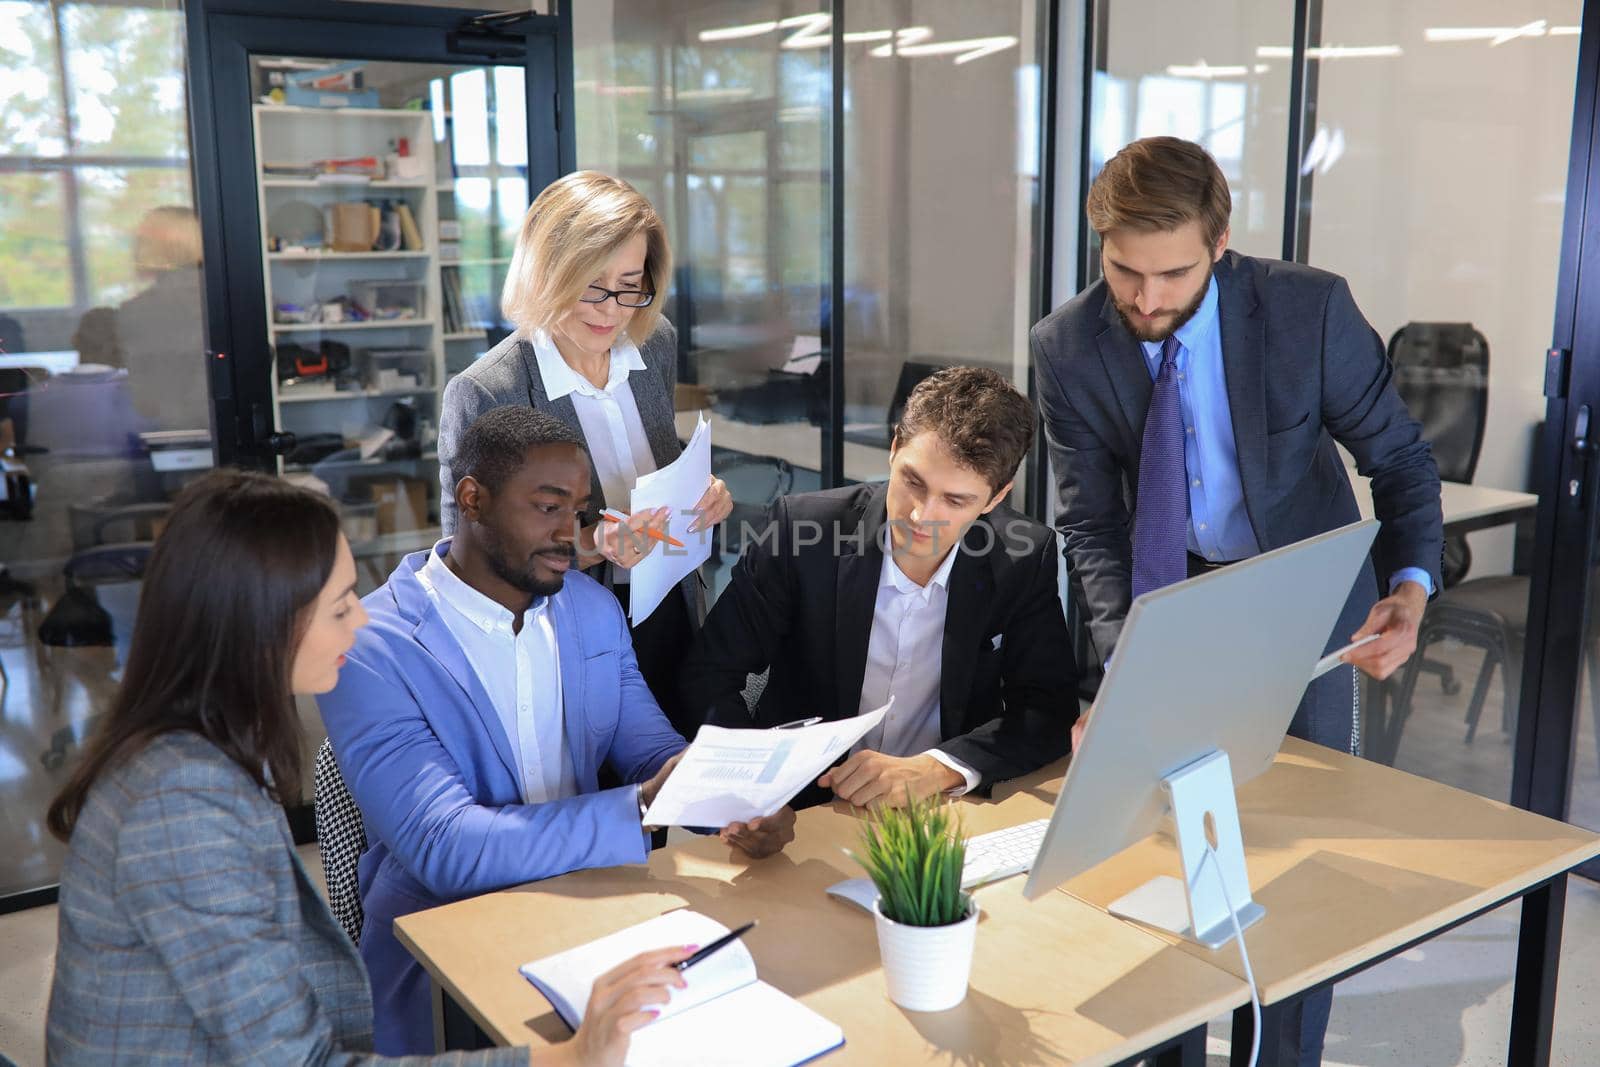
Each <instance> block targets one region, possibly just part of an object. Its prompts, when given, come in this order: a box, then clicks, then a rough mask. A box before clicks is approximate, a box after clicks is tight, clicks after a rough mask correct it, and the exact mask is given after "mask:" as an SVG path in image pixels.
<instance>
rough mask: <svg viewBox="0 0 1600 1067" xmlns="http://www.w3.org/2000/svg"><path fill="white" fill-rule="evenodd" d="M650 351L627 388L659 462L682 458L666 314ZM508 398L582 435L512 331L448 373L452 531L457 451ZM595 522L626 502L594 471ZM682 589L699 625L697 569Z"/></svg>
mask: <svg viewBox="0 0 1600 1067" xmlns="http://www.w3.org/2000/svg"><path fill="white" fill-rule="evenodd" d="M639 354H640V355H641V356H642V357H644V365H645V371H644V373H642V374H641V373H638V372H635V373H633V374H631V375H629V376H628V387H629V388H630V389H631V390H633V401H634V403H635V404H636V405H638V408H639V421H640V422H641V423H643V424H644V434H645V438H646V439H647V440H648V441H649V442H650V453H651V456H652V457H653V458H654V459H655V463H656V466H657V467H658V468H659V467H664V466H666V465H667V464H668V463H671V462H672V461H673V460H675V459H677V458H678V454H679V453H680V452H682V451H683V445H682V444H681V443H680V442H679V441H678V429H677V425H676V423H674V422H673V417H672V416H673V392H674V390H675V388H676V386H677V382H678V331H677V330H675V329H673V326H672V323H670V322H668V321H667V319H666V317H665V316H663V317H662V319H661V322H660V325H658V326H657V327H656V328H655V332H654V333H652V334H651V335H650V336H649V337H648V338H646V339H645V342H644V344H642V345H640V346H639ZM505 404H530V405H532V406H533V407H534V408H536V409H537V410H539V411H543V412H545V413H547V414H550V415H554V416H555V417H556V418H558V419H560V420H561V421H562V422H564V423H566V424H567V425H568V426H570V427H572V429H573V431H574V432H576V433H577V434H579V435H580V436H581V435H582V434H583V426H582V425H581V424H580V423H579V422H578V412H577V409H576V408H574V407H573V406H572V398H571V397H569V396H564V397H562V398H560V399H559V400H551V399H550V398H549V397H548V396H546V395H545V390H544V380H543V379H542V378H541V377H540V376H539V357H538V356H537V355H536V354H535V353H534V350H533V345H532V344H530V343H529V342H528V341H525V340H523V339H522V338H521V337H519V336H518V335H517V334H512V335H511V336H510V337H507V338H506V339H505V340H503V341H501V342H500V343H499V344H497V345H495V346H494V347H493V348H491V349H490V350H489V351H488V352H485V353H484V354H483V355H482V356H480V357H479V358H478V359H477V360H476V361H475V362H473V364H472V365H471V366H469V367H468V368H467V369H466V370H464V371H462V372H461V373H460V374H457V375H456V376H455V377H454V378H452V379H450V382H449V384H448V385H446V386H445V388H444V399H443V400H442V402H441V410H440V413H439V486H440V490H441V492H440V493H439V521H440V525H441V526H442V527H443V528H444V532H445V534H446V535H449V534H451V533H454V532H455V528H456V498H455V493H456V475H455V472H454V466H455V460H456V455H457V452H458V451H459V449H460V445H461V438H462V435H463V434H465V433H466V431H467V427H469V426H471V425H472V423H473V422H474V420H476V419H477V418H478V416H479V415H482V414H483V413H484V412H486V411H488V410H490V409H491V408H497V407H500V406H502V405H505ZM589 490H590V494H591V495H590V498H589V500H590V509H591V510H592V512H593V513H594V514H593V515H592V516H591V518H590V521H593V520H594V518H596V517H598V515H599V513H600V509H601V508H604V507H608V506H612V507H615V506H620V507H622V508H623V509H624V510H626V502H616V503H612V502H610V501H607V500H606V499H605V494H604V493H602V492H601V491H600V477H599V475H597V474H591V476H590V484H589ZM682 589H683V594H684V597H685V599H686V600H687V602H688V605H689V617H690V618H691V619H693V620H695V622H696V623H697V624H698V623H699V622H700V620H702V619H703V618H705V597H704V593H703V591H702V589H701V586H700V579H699V577H698V575H694V574H691V575H690V576H689V577H687V578H685V579H684V580H683V584H682Z"/></svg>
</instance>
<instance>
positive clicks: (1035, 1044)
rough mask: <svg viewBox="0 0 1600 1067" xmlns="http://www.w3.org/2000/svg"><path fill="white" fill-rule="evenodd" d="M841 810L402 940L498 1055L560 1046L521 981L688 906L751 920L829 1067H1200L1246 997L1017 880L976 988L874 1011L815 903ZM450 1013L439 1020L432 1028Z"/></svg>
mask: <svg viewBox="0 0 1600 1067" xmlns="http://www.w3.org/2000/svg"><path fill="white" fill-rule="evenodd" d="M1061 773H1062V767H1061V766H1060V765H1057V766H1055V767H1053V768H1050V769H1047V770H1045V771H1041V772H1039V773H1037V774H1034V775H1031V776H1029V777H1028V778H1026V779H1021V780H1019V781H1018V782H1017V783H1014V784H1013V785H1011V786H1010V787H1002V789H1001V790H999V791H997V795H999V794H1003V799H998V800H996V801H981V800H972V801H967V802H964V808H965V818H966V823H967V827H968V829H969V831H970V832H974V833H981V832H983V831H986V830H992V829H999V828H1001V827H1005V826H1010V825H1014V824H1016V823H1019V822H1025V821H1027V820H1029V819H1036V818H1040V817H1043V816H1045V815H1047V814H1048V813H1049V811H1050V809H1051V806H1052V805H1053V804H1054V801H1055V793H1056V788H1055V787H1056V784H1057V783H1058V782H1059V778H1060V774H1061ZM857 828H858V824H857V822H856V820H855V818H854V817H853V815H852V814H850V813H849V812H847V811H845V810H843V809H840V810H835V809H829V808H813V809H810V810H808V811H805V812H802V813H801V814H800V818H799V823H798V826H797V828H796V830H797V837H796V840H795V842H794V843H793V844H791V845H790V846H789V847H788V848H787V849H786V850H785V851H784V852H783V853H782V854H781V855H779V856H775V857H771V858H769V859H765V860H760V861H750V860H748V859H746V858H744V856H743V855H742V854H740V853H737V852H734V851H733V850H731V849H729V848H728V847H726V846H724V845H722V844H720V843H719V842H717V841H716V839H714V838H698V839H695V840H692V841H689V842H686V843H683V844H677V845H673V846H671V847H669V848H666V849H662V850H659V851H657V852H656V853H654V854H653V855H652V857H651V859H650V862H649V865H648V866H647V867H643V866H641V867H621V868H611V869H606V870H592V871H580V872H575V873H573V874H569V875H565V876H563V877H560V878H553V879H550V880H548V881H544V882H538V883H534V884H531V885H526V886H522V887H520V888H517V889H512V890H507V891H505V892H500V893H491V894H489V895H487V896H481V897H477V898H475V899H472V900H466V901H462V902H460V903H456V904H451V905H447V906H445V907H441V908H435V909H433V910H431V911H425V912H420V913H417V914H414V915H408V916H405V917H404V918H402V919H400V920H398V921H397V922H396V924H395V926H396V931H397V933H398V935H399V938H400V941H401V942H402V943H403V944H404V945H406V947H407V948H409V949H410V950H411V952H412V953H413V954H414V955H415V956H416V957H417V958H418V959H419V960H421V961H422V963H423V965H424V966H425V967H426V968H427V970H428V972H429V974H430V975H432V977H433V979H434V983H435V987H436V988H437V989H442V991H443V993H444V994H445V995H446V996H445V1000H447V1001H454V1002H456V1003H459V1005H460V1006H461V1007H462V1008H464V1009H465V1011H466V1012H467V1014H468V1015H470V1017H471V1019H472V1021H473V1022H475V1023H476V1025H477V1026H478V1027H479V1028H481V1029H482V1031H483V1032H484V1033H485V1034H487V1035H488V1037H489V1038H490V1039H491V1040H493V1041H494V1042H496V1043H499V1044H525V1043H532V1044H541V1045H542V1044H547V1043H550V1042H552V1041H558V1040H561V1039H563V1038H565V1037H566V1034H567V1031H566V1027H565V1026H564V1025H562V1023H561V1022H560V1020H559V1019H558V1018H557V1017H556V1015H555V1013H554V1012H553V1011H552V1010H551V1009H550V1007H549V1005H548V1004H547V1003H546V1002H545V1000H544V998H543V997H541V996H540V995H539V994H538V992H536V991H535V990H534V988H533V987H532V986H531V985H530V984H529V983H528V982H527V981H526V980H525V979H523V977H522V976H521V975H520V974H518V973H517V968H518V966H520V965H521V964H523V963H526V962H527V961H529V960H531V959H536V958H538V957H540V956H544V955H546V954H548V953H551V952H555V951H558V950H560V949H563V948H568V947H571V946H573V945H577V944H581V943H582V942H585V941H588V940H590V939H592V938H595V937H598V936H600V935H602V934H605V933H609V932H611V931H613V930H616V929H618V928H620V927H623V926H627V925H630V924H632V923H636V922H640V921H642V920H644V919H646V918H649V917H651V916H654V915H658V914H660V913H661V912H663V911H667V910H669V909H672V908H676V907H681V906H684V905H687V906H689V907H692V908H694V909H696V910H698V911H700V912H702V913H704V914H706V915H710V916H712V917H713V918H715V919H717V920H719V921H721V922H723V923H727V924H730V925H732V924H735V923H739V922H743V921H745V920H747V919H752V918H755V919H759V920H760V926H758V927H757V928H756V929H755V931H753V932H752V933H751V934H750V935H749V937H748V940H747V944H748V945H749V946H750V950H751V952H752V953H753V954H754V955H755V958H756V962H757V964H758V966H759V968H760V972H761V976H762V977H763V978H764V979H766V980H767V981H768V982H770V983H772V984H773V985H775V986H777V987H778V988H779V989H781V990H783V991H785V992H787V993H789V994H791V995H793V996H796V997H799V998H800V999H801V1000H802V1001H804V1002H805V1003H806V1004H808V1005H809V1006H810V1007H812V1008H814V1009H815V1010H816V1011H818V1012H820V1013H821V1014H822V1015H824V1016H826V1017H827V1018H829V1019H831V1020H833V1021H834V1022H836V1023H838V1024H839V1025H840V1026H841V1027H843V1029H844V1033H845V1045H844V1047H843V1048H841V1049H840V1050H838V1051H837V1052H834V1053H832V1054H830V1055H829V1056H827V1057H826V1058H825V1060H824V1062H826V1063H828V1064H835V1063H837V1064H873V1065H878V1064H885V1063H895V1064H918V1063H930V1064H932V1063H938V1064H950V1063H960V1064H974V1065H976V1064H1007V1065H1021V1064H1034V1063H1039V1064H1044V1063H1049V1064H1059V1063H1078V1064H1119V1063H1132V1062H1136V1061H1137V1059H1138V1058H1139V1057H1141V1056H1144V1055H1147V1054H1152V1053H1153V1054H1155V1055H1156V1056H1157V1061H1156V1062H1157V1063H1160V1064H1184V1065H1189V1064H1195V1065H1203V1064H1204V1062H1205V1024H1206V1021H1207V1020H1208V1019H1211V1018H1215V1017H1216V1016H1218V1015H1221V1014H1225V1013H1226V1012H1228V1011H1229V1010H1231V1009H1233V1008H1236V1007H1238V1006H1239V1005H1240V1004H1244V1003H1246V1001H1247V991H1246V988H1245V986H1244V983H1242V982H1241V981H1239V979H1237V978H1236V977H1234V976H1233V975H1230V974H1228V973H1226V972H1225V971H1223V970H1220V969H1218V968H1217V967H1215V966H1214V965H1213V964H1212V963H1211V962H1210V961H1208V960H1205V959H1202V958H1197V957H1196V956H1195V955H1193V954H1192V953H1189V952H1187V951H1185V950H1184V949H1182V948H1179V947H1176V946H1172V945H1170V944H1168V943H1166V942H1165V941H1163V940H1161V939H1158V938H1156V937H1155V936H1153V935H1151V934H1149V933H1146V932H1145V931H1143V930H1141V929H1138V928H1136V927H1135V926H1133V925H1131V924H1128V923H1124V922H1122V921H1121V920H1118V919H1114V918H1112V917H1111V916H1110V915H1107V914H1106V913H1105V912H1103V911H1101V910H1100V909H1098V908H1095V907H1092V906H1090V905H1088V904H1085V903H1083V902H1082V901H1080V900H1077V899H1075V898H1073V897H1071V896H1068V895H1067V894H1065V893H1049V894H1046V895H1045V896H1044V898H1043V899H1041V900H1038V901H1035V902H1033V903H1029V902H1027V901H1025V900H1023V899H1022V883H1023V880H1022V879H1020V878H1012V879H1009V880H1007V881H1004V882H999V883H996V884H994V885H990V886H986V887H984V888H982V889H980V890H978V893H977V896H978V902H979V905H980V906H981V907H982V909H983V918H982V920H981V922H980V926H979V929H978V941H977V950H976V954H975V957H974V961H973V977H972V985H971V988H970V990H969V992H968V994H967V999H966V1001H965V1002H964V1003H963V1004H961V1005H960V1006H959V1007H957V1008H954V1009H952V1010H950V1011H947V1012H939V1013H931V1014H920V1013H912V1012H905V1011H902V1010H901V1009H899V1008H897V1007H895V1006H894V1005H893V1004H892V1003H891V1002H890V1001H889V999H888V996H887V993H886V992H885V988H884V981H883V972H882V969H881V967H880V965H879V957H878V945H877V937H876V934H875V932H874V928H873V923H872V920H871V918H870V917H869V916H868V915H867V914H866V913H864V912H862V911H860V910H859V909H857V908H855V907H854V906H852V905H848V904H843V903H840V902H839V901H837V900H835V899H833V898H832V897H828V896H826V895H825V894H824V893H823V890H824V888H825V887H826V886H829V885H832V884H833V883H834V882H837V881H839V880H841V879H844V878H851V877H857V876H859V875H860V873H861V872H860V870H859V868H857V867H856V866H855V864H854V863H853V862H852V861H851V860H850V859H849V858H848V857H846V856H845V855H843V854H842V852H841V851H840V850H841V848H842V847H845V846H850V845H853V844H854V842H855V839H856V832H857ZM447 1010H448V1005H447V1004H444V1003H442V1004H441V1015H442V1014H443V1013H444V1012H445V1011H447Z"/></svg>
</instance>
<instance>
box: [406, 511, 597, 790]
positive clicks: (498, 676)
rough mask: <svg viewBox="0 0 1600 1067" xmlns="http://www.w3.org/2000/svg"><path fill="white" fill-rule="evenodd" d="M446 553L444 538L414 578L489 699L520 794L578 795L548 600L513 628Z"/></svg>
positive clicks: (534, 606)
mask: <svg viewBox="0 0 1600 1067" xmlns="http://www.w3.org/2000/svg"><path fill="white" fill-rule="evenodd" d="M449 550H450V540H449V538H446V539H445V540H443V541H440V542H439V543H438V544H436V545H434V546H433V551H432V552H430V553H429V554H428V562H426V563H424V564H423V565H422V570H421V571H419V572H418V573H417V578H418V579H419V580H420V581H421V582H422V587H423V589H425V590H426V591H427V594H428V599H429V600H431V601H433V606H434V608H435V609H436V610H437V611H438V612H439V615H440V617H441V618H442V619H444V624H445V626H446V627H447V628H448V629H449V630H450V633H451V635H452V636H453V637H454V638H455V639H456V643H457V644H459V645H460V646H461V651H462V653H463V654H464V655H465V656H466V658H467V662H468V663H470V664H472V669H473V671H474V672H475V673H476V674H477V676H478V681H480V682H482V683H483V688H484V691H485V692H487V693H488V694H489V700H490V702H491V703H493V704H494V711H495V714H496V715H497V716H498V717H499V719H500V725H501V726H503V727H504V728H505V731H506V737H508V738H509V739H510V740H511V749H512V751H513V752H515V753H516V756H517V766H518V769H519V770H520V771H521V774H522V799H523V800H525V801H526V802H527V803H529V804H542V803H544V802H546V801H550V800H561V799H563V798H565V797H574V796H577V795H578V781H577V774H576V772H575V771H574V770H573V764H572V757H571V754H570V753H569V752H568V751H567V737H566V720H565V717H564V715H563V705H562V700H561V657H560V649H559V647H558V646H557V644H556V628H555V624H554V621H553V620H552V619H551V618H550V598H549V597H544V596H542V597H538V598H536V599H535V600H534V602H533V604H532V605H531V606H530V607H529V608H528V610H527V611H526V612H525V613H523V616H522V629H521V630H520V631H519V632H515V633H514V632H512V623H513V622H514V621H515V616H513V615H512V614H511V612H509V611H507V610H506V609H505V608H504V607H502V606H501V605H500V604H497V603H495V602H494V601H493V600H491V599H489V598H488V597H486V596H484V595H483V594H482V593H480V592H478V591H477V590H476V589H474V588H472V586H470V585H468V584H467V583H466V582H464V581H462V580H461V579H460V578H459V577H458V576H457V575H456V573H455V572H454V571H452V570H451V569H450V568H449V566H447V565H446V564H445V561H444V558H443V556H444V554H445V553H447V552H449Z"/></svg>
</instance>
